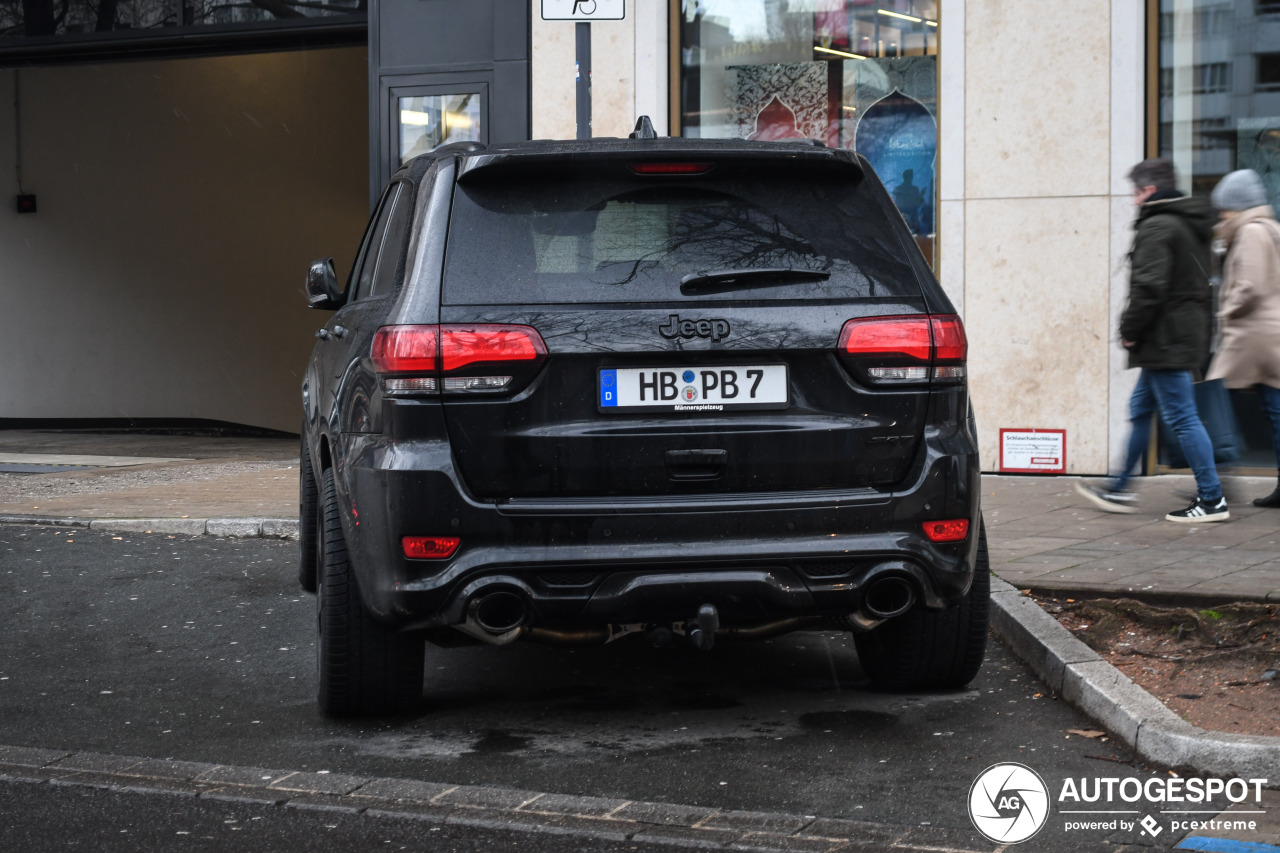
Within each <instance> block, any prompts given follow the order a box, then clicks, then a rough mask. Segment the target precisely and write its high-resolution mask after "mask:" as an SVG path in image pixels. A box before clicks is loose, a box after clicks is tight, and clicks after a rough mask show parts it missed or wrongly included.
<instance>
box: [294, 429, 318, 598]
mask: <svg viewBox="0 0 1280 853" xmlns="http://www.w3.org/2000/svg"><path fill="white" fill-rule="evenodd" d="M319 518H320V487H319V486H318V485H316V474H315V471H314V470H313V469H312V467H311V446H310V444H309V442H308V441H307V425H306V423H305V422H304V423H303V424H302V446H301V448H300V449H299V453H298V551H299V553H298V584H299V585H300V586H301V587H302V588H303V590H305V591H306V592H315V591H316V571H317V569H316V560H317V559H318V558H319V548H318V547H317V546H316V531H317V530H318V528H319V526H320V524H319Z"/></svg>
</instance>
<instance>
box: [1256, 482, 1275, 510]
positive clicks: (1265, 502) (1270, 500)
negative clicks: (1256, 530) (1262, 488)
mask: <svg viewBox="0 0 1280 853" xmlns="http://www.w3.org/2000/svg"><path fill="white" fill-rule="evenodd" d="M1253 505H1254V506H1267V507H1280V485H1277V486H1276V490H1275V491H1274V492H1272V493H1271V494H1269V495H1267V496H1266V497H1265V498H1255V499H1254V501H1253Z"/></svg>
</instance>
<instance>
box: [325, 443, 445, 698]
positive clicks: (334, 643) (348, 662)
mask: <svg viewBox="0 0 1280 853" xmlns="http://www.w3.org/2000/svg"><path fill="white" fill-rule="evenodd" d="M321 482H322V483H323V484H324V485H323V487H322V489H321V495H320V502H321V507H322V519H321V525H320V531H319V533H320V537H321V539H320V563H319V578H318V593H317V595H316V628H317V636H316V663H317V670H318V676H319V678H318V681H319V688H318V695H317V699H318V701H319V704H320V709H321V710H322V711H324V713H326V714H328V715H329V716H332V717H360V716H373V715H382V714H395V713H403V712H406V711H410V710H412V709H413V708H414V707H415V706H416V705H417V704H418V703H419V702H420V701H421V699H422V684H423V672H422V668H423V664H424V660H425V654H426V644H425V642H424V640H423V638H422V637H421V636H419V635H417V634H403V633H398V632H396V631H393V630H390V629H388V628H387V627H386V626H384V625H382V624H381V623H380V622H378V621H377V620H375V619H374V618H373V616H371V615H370V614H369V611H368V610H367V609H366V607H365V605H364V601H363V600H362V599H361V597H360V587H359V585H358V584H357V583H356V579H355V575H354V573H353V572H352V569H351V562H350V560H349V557H348V553H347V543H346V538H345V537H344V535H343V532H342V516H341V509H340V508H339V506H338V495H337V490H336V488H335V486H334V479H333V469H332V468H328V469H325V472H324V474H323V476H322V477H321Z"/></svg>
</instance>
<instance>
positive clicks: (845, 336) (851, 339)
mask: <svg viewBox="0 0 1280 853" xmlns="http://www.w3.org/2000/svg"><path fill="white" fill-rule="evenodd" d="M828 340H829V339H828ZM839 347H840V352H842V353H844V354H845V355H874V356H885V355H904V356H906V357H907V358H914V359H916V360H918V361H928V360H929V352H930V349H931V345H930V336H929V318H928V317H925V316H920V317H869V318H866V319H863V320H850V321H849V322H847V323H845V324H844V328H843V329H841V330H840V344H839Z"/></svg>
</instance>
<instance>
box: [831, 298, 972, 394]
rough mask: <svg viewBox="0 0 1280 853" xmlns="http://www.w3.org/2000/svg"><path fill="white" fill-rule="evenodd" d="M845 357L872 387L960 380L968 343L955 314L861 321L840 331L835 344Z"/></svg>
mask: <svg viewBox="0 0 1280 853" xmlns="http://www.w3.org/2000/svg"><path fill="white" fill-rule="evenodd" d="M836 348H837V350H838V352H839V353H840V354H841V355H842V356H845V357H846V358H852V359H857V360H858V361H859V362H861V363H862V364H861V368H860V369H861V370H862V371H863V375H864V376H865V378H866V379H868V380H870V381H871V382H872V383H875V384H882V385H888V384H894V383H901V384H920V383H924V382H928V381H930V380H932V381H933V382H952V383H957V382H963V381H964V378H965V372H966V371H965V365H964V360H965V357H966V356H967V355H968V350H969V344H968V341H967V340H966V339H965V334H964V324H963V323H961V322H960V318H959V317H957V316H956V315H954V314H943V315H940V316H937V317H930V316H928V315H926V314H913V315H909V316H902V317H899V316H895V317H863V318H860V319H857V320H850V321H848V322H847V323H845V324H844V327H843V328H842V329H841V330H840V340H839V342H838V343H837V344H836Z"/></svg>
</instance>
